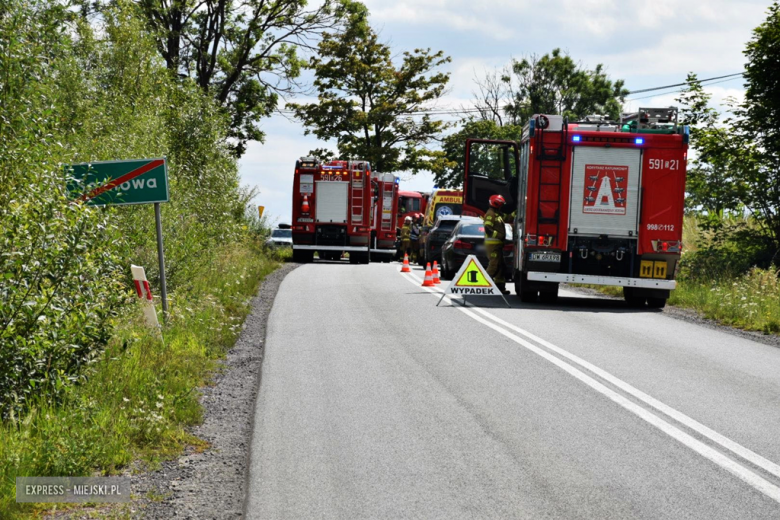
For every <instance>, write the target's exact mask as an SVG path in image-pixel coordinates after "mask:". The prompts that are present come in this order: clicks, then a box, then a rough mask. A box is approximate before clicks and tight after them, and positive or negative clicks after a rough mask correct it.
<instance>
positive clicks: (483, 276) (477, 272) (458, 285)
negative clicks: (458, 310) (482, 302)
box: [436, 255, 509, 306]
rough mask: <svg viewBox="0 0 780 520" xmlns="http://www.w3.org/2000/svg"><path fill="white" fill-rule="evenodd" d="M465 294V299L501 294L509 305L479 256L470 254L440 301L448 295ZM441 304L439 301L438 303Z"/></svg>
mask: <svg viewBox="0 0 780 520" xmlns="http://www.w3.org/2000/svg"><path fill="white" fill-rule="evenodd" d="M448 294H450V295H456V296H463V299H464V301H465V299H466V297H467V296H501V298H503V300H504V302H505V303H506V304H507V306H508V305H509V302H507V301H506V298H504V295H503V294H501V291H499V290H498V287H496V283H495V282H494V281H493V279H492V278H491V277H490V275H489V274H487V271H485V268H484V267H482V264H480V263H479V260H477V257H476V256H474V255H469V256H467V257H466V260H465V261H464V262H463V265H462V266H461V267H460V269H459V270H458V273H457V274H456V275H455V276H454V277H453V278H452V282H451V283H450V285H449V286H448V287H447V288H446V289H445V290H444V294H443V295H442V297H441V298H440V299H439V303H441V300H443V299H444V296H446V295H448ZM436 305H437V306H438V305H439V304H438V303H437V304H436Z"/></svg>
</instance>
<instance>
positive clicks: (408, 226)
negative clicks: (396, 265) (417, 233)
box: [401, 217, 412, 262]
mask: <svg viewBox="0 0 780 520" xmlns="http://www.w3.org/2000/svg"><path fill="white" fill-rule="evenodd" d="M411 232H412V217H406V218H405V219H404V227H402V228H401V253H402V254H404V253H405V254H407V255H408V254H409V249H410V247H411V238H410V237H411ZM401 261H402V262H403V257H402V258H401Z"/></svg>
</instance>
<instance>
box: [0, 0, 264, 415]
mask: <svg viewBox="0 0 780 520" xmlns="http://www.w3.org/2000/svg"><path fill="white" fill-rule="evenodd" d="M63 5H64V3H63V4H60V3H59V2H48V1H45V0H8V1H7V2H6V3H5V4H4V5H3V7H2V8H0V140H1V141H2V143H3V146H2V147H0V418H8V417H10V416H12V415H13V416H19V415H20V414H23V413H24V410H25V409H26V408H27V407H28V406H29V405H31V404H32V403H31V401H30V396H32V395H33V394H35V395H36V396H38V397H39V398H42V399H44V400H45V401H46V400H48V401H46V402H49V403H52V404H54V403H56V402H58V401H60V400H62V399H64V398H65V394H66V391H67V388H69V387H71V386H73V385H75V384H79V383H83V381H84V378H85V375H86V372H85V368H86V367H89V366H90V365H91V364H93V363H94V362H95V361H96V360H97V359H99V358H100V356H101V354H102V352H103V349H104V348H105V346H106V344H107V342H108V341H109V339H110V338H111V336H112V334H113V326H114V321H115V320H114V319H113V317H114V316H115V315H117V314H118V313H122V314H126V313H127V310H126V307H124V306H126V305H127V304H128V302H129V301H131V298H130V297H129V296H130V295H131V293H132V283H131V280H130V269H129V266H130V264H137V265H142V266H144V267H145V268H146V272H147V276H148V277H149V280H150V282H151V283H152V285H153V292H154V293H156V294H159V289H158V281H159V271H158V267H157V265H158V264H157V249H156V235H155V224H154V214H153V209H152V207H151V206H149V205H143V206H122V207H106V208H93V207H89V206H86V205H83V204H75V203H73V202H72V201H70V200H69V199H68V195H67V194H66V193H65V191H64V189H65V188H64V187H65V185H66V178H65V176H64V175H65V174H64V171H65V168H64V167H63V165H67V164H72V163H75V162H89V161H100V160H116V159H131V158H151V157H162V156H165V157H166V158H167V160H168V171H169V184H170V194H171V201H170V202H169V203H167V204H163V205H162V216H163V234H164V241H165V255H166V275H167V279H168V289H169V292H170V293H171V295H172V298H175V297H176V294H177V293H178V292H186V291H188V290H190V289H191V288H192V286H193V285H194V284H197V283H198V281H197V280H196V278H197V276H200V275H201V273H202V272H203V268H204V266H209V265H212V264H213V263H214V262H215V261H217V260H218V258H217V257H218V255H220V254H224V251H225V248H226V247H227V248H228V249H229V248H230V245H231V244H235V245H236V247H239V244H242V243H244V241H245V240H246V239H247V236H249V235H250V234H251V233H250V225H251V226H254V228H256V230H257V231H256V232H262V225H259V226H255V225H254V224H253V223H252V222H251V221H249V220H247V219H246V217H245V210H246V206H247V203H248V201H249V200H250V199H251V198H252V196H253V192H252V191H251V190H245V189H241V187H240V177H239V174H238V167H237V163H236V160H235V158H234V157H233V155H232V154H231V149H230V146H229V143H228V141H227V137H226V136H227V135H228V124H229V121H228V117H227V116H226V114H224V113H223V111H222V110H221V109H220V108H219V107H218V106H217V105H216V104H215V102H214V100H213V99H212V98H211V97H210V96H208V95H206V94H204V93H203V92H202V91H201V90H200V89H199V88H198V87H197V86H196V85H194V84H193V83H192V82H191V80H189V79H187V80H183V81H182V80H180V79H179V78H177V77H174V76H173V75H172V74H171V73H170V72H169V71H168V70H167V69H166V68H165V64H164V63H163V61H162V60H161V58H160V57H159V54H158V52H157V49H156V47H155V41H154V38H153V36H152V35H151V34H150V33H149V32H148V31H147V27H146V25H145V23H144V22H143V21H142V20H140V19H138V18H136V17H135V10H134V6H133V5H132V4H131V3H129V2H125V1H119V2H116V3H114V4H113V7H111V8H109V9H107V10H105V11H104V12H103V14H102V16H101V17H100V18H99V19H97V20H91V21H89V22H88V21H86V20H84V19H83V18H81V17H80V16H78V15H77V14H76V13H75V12H72V11H69V10H67V9H65V8H64V7H63ZM43 404H45V403H38V404H37V405H36V406H41V405H43Z"/></svg>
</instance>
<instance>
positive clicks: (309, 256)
mask: <svg viewBox="0 0 780 520" xmlns="http://www.w3.org/2000/svg"><path fill="white" fill-rule="evenodd" d="M312 260H314V251H301V250H300V249H298V250H295V249H294V250H293V262H298V263H299V264H307V263H309V262H311V261H312Z"/></svg>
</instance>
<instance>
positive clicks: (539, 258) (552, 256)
mask: <svg viewBox="0 0 780 520" xmlns="http://www.w3.org/2000/svg"><path fill="white" fill-rule="evenodd" d="M560 261H561V255H560V253H531V262H560Z"/></svg>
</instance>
